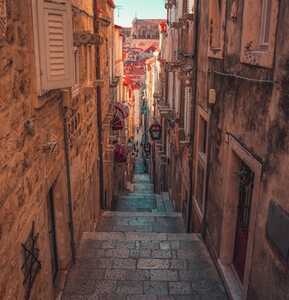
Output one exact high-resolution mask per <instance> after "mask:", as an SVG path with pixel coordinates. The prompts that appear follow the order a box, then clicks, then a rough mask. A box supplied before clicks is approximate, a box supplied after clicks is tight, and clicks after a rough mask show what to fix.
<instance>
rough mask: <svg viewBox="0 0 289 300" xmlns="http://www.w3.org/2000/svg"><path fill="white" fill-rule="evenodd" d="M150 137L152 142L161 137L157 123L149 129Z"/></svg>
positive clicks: (160, 129) (160, 130)
mask: <svg viewBox="0 0 289 300" xmlns="http://www.w3.org/2000/svg"><path fill="white" fill-rule="evenodd" d="M150 136H151V139H152V140H154V141H158V140H160V139H161V137H162V126H161V125H160V124H159V123H157V122H156V123H154V124H152V125H151V127H150Z"/></svg>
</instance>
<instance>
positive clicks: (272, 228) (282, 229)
mask: <svg viewBox="0 0 289 300" xmlns="http://www.w3.org/2000/svg"><path fill="white" fill-rule="evenodd" d="M288 232H289V214H288V213H287V212H286V211H285V210H284V209H283V208H282V207H280V206H279V205H277V204H276V203H275V202H273V201H271V203H270V207H269V213H268V221H267V237H268V239H269V240H270V242H271V243H272V244H273V245H274V246H275V248H276V249H277V250H278V251H279V254H280V255H281V257H282V258H283V259H284V260H285V261H287V262H289V235H288Z"/></svg>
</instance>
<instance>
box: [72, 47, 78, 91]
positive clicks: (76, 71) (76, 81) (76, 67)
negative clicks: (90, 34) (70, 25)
mask: <svg viewBox="0 0 289 300" xmlns="http://www.w3.org/2000/svg"><path fill="white" fill-rule="evenodd" d="M73 54H74V55H73V57H74V69H73V78H74V84H73V87H72V95H73V96H75V95H78V94H79V92H80V49H79V48H78V47H74V49H73Z"/></svg>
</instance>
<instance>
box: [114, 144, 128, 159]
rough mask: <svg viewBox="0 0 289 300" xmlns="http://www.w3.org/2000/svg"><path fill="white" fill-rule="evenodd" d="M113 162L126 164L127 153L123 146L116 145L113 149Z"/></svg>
mask: <svg viewBox="0 0 289 300" xmlns="http://www.w3.org/2000/svg"><path fill="white" fill-rule="evenodd" d="M114 161H115V162H117V163H126V162H127V151H126V148H125V146H124V145H120V144H117V145H116V146H115V149H114Z"/></svg>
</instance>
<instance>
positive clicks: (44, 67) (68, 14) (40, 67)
mask: <svg viewBox="0 0 289 300" xmlns="http://www.w3.org/2000/svg"><path fill="white" fill-rule="evenodd" d="M63 1H64V2H65V5H64V6H63V7H61V9H60V7H57V5H59V4H61V3H60V2H59V1H58V0H52V2H50V1H47V0H32V22H33V38H34V55H35V68H36V89H37V95H38V96H39V97H40V96H42V95H44V94H46V93H47V92H49V91H51V90H59V89H66V88H71V87H72V86H73V73H74V71H73V70H74V66H73V64H74V60H73V27H72V4H71V2H70V1H69V0H63ZM48 6H50V7H49V8H48ZM45 9H47V10H48V11H49V10H50V11H53V10H54V9H55V10H58V11H63V16H64V18H65V19H66V20H65V21H67V22H64V24H65V26H64V50H63V52H64V59H65V62H64V64H65V66H64V68H65V71H64V72H65V75H63V78H62V79H59V80H56V79H55V80H52V79H51V78H50V77H49V76H50V73H49V70H48V62H47V57H48V56H49V52H48V49H47V47H46V46H47V45H46V43H47V34H46V31H47V30H48V28H47V24H46V23H45V21H47V18H46V15H45ZM64 77H65V78H64ZM55 78H56V77H55Z"/></svg>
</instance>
